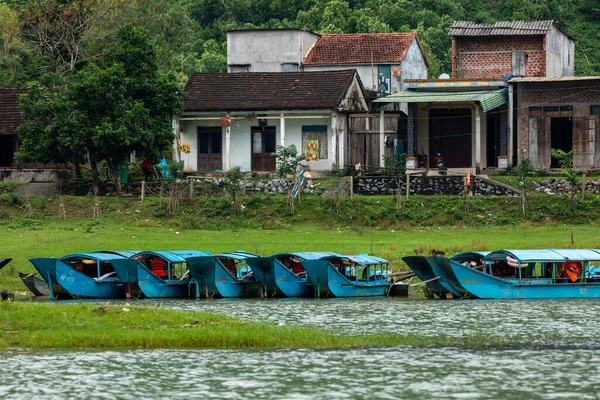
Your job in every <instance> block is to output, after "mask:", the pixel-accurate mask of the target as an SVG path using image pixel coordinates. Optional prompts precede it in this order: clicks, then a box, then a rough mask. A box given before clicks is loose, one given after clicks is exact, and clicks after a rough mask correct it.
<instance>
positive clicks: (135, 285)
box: [115, 250, 210, 298]
mask: <svg viewBox="0 0 600 400" xmlns="http://www.w3.org/2000/svg"><path fill="white" fill-rule="evenodd" d="M207 255H210V253H204V252H201V251H196V250H169V251H142V252H139V253H137V254H135V255H134V256H132V257H130V258H129V259H128V260H118V261H117V262H115V271H116V272H117V275H118V276H119V278H120V279H121V280H122V281H123V284H124V286H125V290H126V294H127V295H128V297H129V296H132V297H140V296H142V295H143V296H145V297H156V298H159V297H164V298H184V297H194V296H195V283H194V281H193V277H192V276H191V274H190V272H189V270H188V268H187V262H186V258H188V257H198V256H207Z"/></svg>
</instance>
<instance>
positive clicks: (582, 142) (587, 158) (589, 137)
mask: <svg viewBox="0 0 600 400" xmlns="http://www.w3.org/2000/svg"><path fill="white" fill-rule="evenodd" d="M595 131H596V129H595V118H594V117H593V116H592V117H583V118H574V119H573V149H575V155H574V157H573V166H574V167H575V168H583V169H590V168H592V167H593V166H594V152H595V148H596V143H595V142H596V137H595V136H596V132H595Z"/></svg>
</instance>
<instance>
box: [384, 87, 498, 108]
mask: <svg viewBox="0 0 600 400" xmlns="http://www.w3.org/2000/svg"><path fill="white" fill-rule="evenodd" d="M507 100H508V89H506V88H503V89H500V90H477V91H468V92H419V91H415V90H403V91H401V92H399V93H396V94H392V95H390V96H387V97H384V98H381V99H377V100H375V101H374V102H375V103H468V102H479V103H480V104H481V108H483V112H488V111H490V110H493V109H494V108H497V107H500V106H502V105H504V104H506V102H507Z"/></svg>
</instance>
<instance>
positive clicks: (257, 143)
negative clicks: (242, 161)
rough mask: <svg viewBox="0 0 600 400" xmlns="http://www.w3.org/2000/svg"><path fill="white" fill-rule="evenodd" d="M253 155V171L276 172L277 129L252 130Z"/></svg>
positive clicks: (271, 127)
mask: <svg viewBox="0 0 600 400" xmlns="http://www.w3.org/2000/svg"><path fill="white" fill-rule="evenodd" d="M250 132H251V138H252V143H251V144H250V145H251V148H252V154H251V157H250V163H251V165H250V168H251V169H252V171H275V157H273V156H272V155H271V153H275V141H276V138H275V132H276V131H275V127H274V126H253V127H252V128H250Z"/></svg>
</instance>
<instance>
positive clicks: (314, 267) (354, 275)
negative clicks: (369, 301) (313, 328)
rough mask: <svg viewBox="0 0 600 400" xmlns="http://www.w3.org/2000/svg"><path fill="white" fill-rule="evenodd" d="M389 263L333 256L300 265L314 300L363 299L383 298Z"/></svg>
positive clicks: (378, 259) (363, 258) (356, 257)
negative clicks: (336, 298) (305, 274)
mask: <svg viewBox="0 0 600 400" xmlns="http://www.w3.org/2000/svg"><path fill="white" fill-rule="evenodd" d="M389 263H390V262H389V261H388V260H385V259H383V258H379V257H374V256H345V255H344V256H340V255H337V256H329V257H325V258H321V259H318V260H307V261H305V262H304V264H303V265H304V268H305V269H306V272H307V274H308V276H309V278H310V281H311V282H312V289H313V293H314V296H315V297H367V296H385V295H386V290H387V287H388V283H389V275H391V273H390V271H389Z"/></svg>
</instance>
